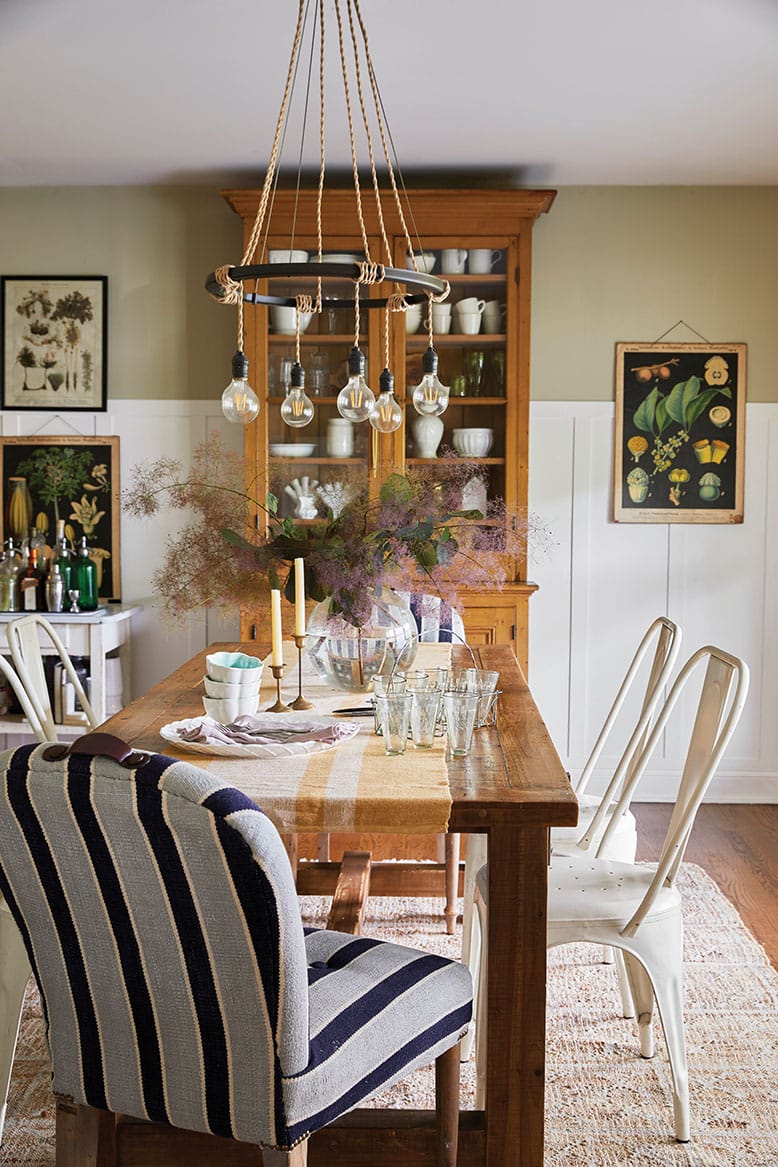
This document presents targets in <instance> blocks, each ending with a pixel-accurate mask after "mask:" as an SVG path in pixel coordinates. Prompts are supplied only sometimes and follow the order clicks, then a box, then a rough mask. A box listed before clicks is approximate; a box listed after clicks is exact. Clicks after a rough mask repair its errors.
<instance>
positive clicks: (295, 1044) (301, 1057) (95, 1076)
mask: <svg viewBox="0 0 778 1167" xmlns="http://www.w3.org/2000/svg"><path fill="white" fill-rule="evenodd" d="M48 748H49V747H48V746H46V745H42V746H24V747H22V748H21V749H17V750H15V751H14V750H12V751H6V752H4V753H2V754H0V775H1V776H2V791H1V792H0V793H1V797H0V891H2V893H3V895H4V896H5V898H6V900H7V902H8V906H9V908H10V909H11V912H12V913H13V916H14V918H15V920H16V923H17V924H18V926H19V928H20V930H21V932H22V935H23V937H24V940H25V944H26V947H27V951H28V954H29V956H30V963H31V965H32V968H33V971H34V973H35V976H36V979H37V981H38V985H39V988H40V990H41V999H42V1003H43V1009H44V1014H45V1017H46V1024H47V1033H48V1038H49V1044H50V1050H51V1057H52V1065H53V1085H54V1089H55V1091H56V1092H57V1093H61V1094H66V1095H70V1096H72V1097H73V1098H74V1099H75V1101H76V1102H79V1103H86V1104H88V1105H90V1106H96V1107H101V1108H104V1109H108V1110H111V1111H114V1112H117V1113H122V1114H128V1115H134V1116H137V1117H140V1118H148V1119H151V1120H153V1121H157V1122H167V1123H170V1124H172V1125H174V1126H178V1127H182V1128H184V1129H188V1130H200V1131H208V1132H211V1133H213V1134H219V1135H225V1136H228V1137H233V1138H236V1139H240V1140H243V1141H247V1142H253V1143H262V1144H265V1145H269V1146H275V1147H290V1146H292V1145H294V1144H295V1143H296V1142H299V1141H300V1140H301V1139H302V1138H304V1137H305V1136H306V1135H308V1134H310V1133H312V1132H313V1131H314V1130H317V1129H319V1128H320V1127H322V1126H324V1125H326V1124H327V1123H328V1122H331V1121H332V1120H333V1119H334V1118H336V1117H338V1115H340V1114H343V1113H344V1112H345V1111H347V1110H349V1109H351V1108H352V1107H353V1106H355V1105H357V1104H358V1103H360V1102H361V1101H363V1100H364V1099H365V1098H368V1097H370V1096H371V1095H372V1094H374V1093H376V1092H377V1091H378V1090H380V1089H382V1088H383V1087H384V1086H386V1085H389V1084H391V1083H392V1082H394V1081H397V1080H398V1079H399V1078H401V1077H403V1076H405V1074H406V1073H408V1072H409V1071H410V1070H411V1069H413V1068H415V1067H416V1066H419V1065H424V1064H425V1063H428V1062H430V1061H432V1060H433V1059H434V1058H435V1057H437V1056H438V1054H440V1053H442V1052H443V1051H444V1050H446V1049H448V1048H449V1047H450V1046H452V1045H454V1044H455V1043H456V1041H457V1040H458V1039H459V1037H460V1035H461V1034H462V1033H463V1032H464V1030H465V1029H466V1027H467V1024H468V1021H469V1019H470V1013H471V984H470V978H469V974H468V972H467V970H466V969H465V968H464V967H463V966H461V965H460V964H459V963H456V962H453V961H448V960H445V959H443V958H440V957H436V956H431V955H429V954H426V953H422V952H420V951H418V950H414V949H408V948H403V947H400V946H397V945H392V944H386V943H382V942H379V941H375V940H370V939H368V938H366V937H354V936H344V935H341V934H339V933H335V932H312V933H311V934H309V935H308V936H304V935H303V929H302V925H301V921H300V914H299V908H298V903H297V896H296V891H295V887H294V881H293V877H292V872H291V868H290V866H289V861H288V858H287V855H286V851H285V850H284V846H283V843H282V841H281V839H280V837H279V835H278V833H277V831H276V829H275V827H274V826H273V824H272V823H271V822H270V820H269V819H268V818H267V816H266V815H264V814H263V813H262V811H260V810H259V809H258V808H257V806H256V805H255V804H254V803H253V802H251V800H250V799H248V798H246V797H245V796H244V795H242V794H241V793H240V792H239V791H237V790H235V789H233V788H231V787H228V786H223V785H221V784H220V783H219V782H217V781H214V779H213V778H211V776H210V775H208V774H207V773H205V772H204V771H202V770H199V769H198V768H197V767H195V766H192V765H189V764H188V763H185V762H181V761H176V760H174V759H172V758H167V757H164V756H163V755H159V754H158V755H153V756H151V758H150V759H149V761H148V762H146V764H144V765H142V766H140V767H139V768H137V769H135V770H128V769H125V768H124V767H122V766H120V765H118V764H117V763H115V762H112V761H110V760H108V759H106V758H98V759H95V758H88V757H84V756H81V755H74V756H71V757H69V758H67V759H66V760H64V761H59V762H46V761H45V760H44V757H43V755H44V752H45V751H46V750H47V749H48Z"/></svg>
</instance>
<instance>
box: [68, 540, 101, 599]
mask: <svg viewBox="0 0 778 1167" xmlns="http://www.w3.org/2000/svg"><path fill="white" fill-rule="evenodd" d="M70 587H71V588H72V590H73V591H77V592H78V606H79V608H80V609H81V611H82V612H94V610H95V608H96V607H97V568H96V567H95V565H94V563H93V562H92V560H91V559H90V558H89V549H88V548H87V545H86V536H85V535H82V537H81V541H80V543H79V548H78V554H77V556H76V559H75V561H74V563H73V564H72V566H71V569H70Z"/></svg>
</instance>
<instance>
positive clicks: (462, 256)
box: [440, 247, 467, 276]
mask: <svg viewBox="0 0 778 1167" xmlns="http://www.w3.org/2000/svg"><path fill="white" fill-rule="evenodd" d="M466 262H467V252H466V251H462V250H461V249H460V248H457V247H452V248H448V247H446V248H444V249H443V251H441V253H440V267H441V271H443V272H445V273H446V274H448V275H453V276H458V275H461V274H462V272H463V271H464V270H465V263H466Z"/></svg>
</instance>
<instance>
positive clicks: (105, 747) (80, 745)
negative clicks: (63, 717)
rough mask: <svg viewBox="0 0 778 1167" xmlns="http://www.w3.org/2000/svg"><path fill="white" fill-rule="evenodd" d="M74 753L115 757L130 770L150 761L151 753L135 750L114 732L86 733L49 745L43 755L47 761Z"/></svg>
mask: <svg viewBox="0 0 778 1167" xmlns="http://www.w3.org/2000/svg"><path fill="white" fill-rule="evenodd" d="M72 754H85V755H86V756H87V757H93V758H113V759H114V761H115V762H118V763H119V765H120V766H125V767H126V768H127V769H128V770H136V769H138V767H140V766H143V765H144V764H145V763H146V762H148V760H149V758H150V757H151V754H148V753H146V752H144V751H141V750H133V749H132V747H131V746H128V745H127V743H126V742H123V741H122V739H121V738H119V737H114V735H113V734H112V733H86V734H84V735H83V737H79V738H76V739H75V741H72V742H70V743H69V744H66V743H64V742H57V743H56V744H55V745H52V746H49V748H48V749H47V750H46V751H45V752H44V754H43V757H44V759H45V760H46V761H47V762H58V761H61V760H62V759H63V758H67V757H70V756H71V755H72Z"/></svg>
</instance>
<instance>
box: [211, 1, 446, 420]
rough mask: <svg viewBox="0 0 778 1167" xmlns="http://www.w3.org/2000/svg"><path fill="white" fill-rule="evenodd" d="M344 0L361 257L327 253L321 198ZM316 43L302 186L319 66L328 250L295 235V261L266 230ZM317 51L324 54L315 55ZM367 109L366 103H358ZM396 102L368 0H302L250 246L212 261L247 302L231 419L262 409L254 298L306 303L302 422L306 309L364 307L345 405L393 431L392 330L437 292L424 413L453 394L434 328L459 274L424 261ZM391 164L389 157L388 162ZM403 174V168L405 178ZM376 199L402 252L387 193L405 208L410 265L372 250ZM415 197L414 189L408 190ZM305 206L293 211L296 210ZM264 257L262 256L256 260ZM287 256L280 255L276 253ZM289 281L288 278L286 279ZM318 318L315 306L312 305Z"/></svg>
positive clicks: (296, 403) (399, 209) (215, 291)
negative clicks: (371, 213)
mask: <svg viewBox="0 0 778 1167" xmlns="http://www.w3.org/2000/svg"><path fill="white" fill-rule="evenodd" d="M328 7H329V8H331V9H332V10H333V11H334V16H335V24H334V30H333V32H334V36H335V38H336V42H337V56H338V60H339V66H340V69H339V71H340V75H341V83H342V86H343V94H344V97H345V111H346V119H347V126H348V141H349V146H350V152H351V166H352V173H353V181H354V193H355V203H354V235H355V237H359V238H361V240H362V249H363V254H362V255H361V256H357V257H355V260H356V261H355V262H354V261H352V260H351V259H350V258H349V259H348V261H346V259H345V258H344V259H334V258H333V259H328V258H327V256H326V255H325V254H324V252H325V249H326V245H325V241H324V237H323V226H322V204H323V197H324V189H325V170H326V166H325V160H326V151H325V15H326V13H325V9H327V8H328ZM303 49H306V50H307V52H306V55H307V59H308V66H307V76H306V85H305V104H304V115H303V122H302V131H301V141H300V151H299V162H298V172H297V190H298V192H299V189H300V181H301V168H302V157H303V145H304V140H305V131H306V124H305V123H306V119H307V116H308V112H309V109H310V106H311V94H312V92H313V90H314V74H315V72H316V71H317V69H318V92H319V127H318V131H319V180H318V187H317V204H316V212H317V213H316V222H317V236H318V237H317V251H316V257H315V259H313V258H309V259H308V260H306V262H304V263H300V262H293V259H294V255H293V253H294V238H293V237H292V239H291V240H290V243H289V260H290V262H284V263H277V262H276V263H268V262H266V260H267V240H268V236H269V235H270V234H271V217H272V205H273V196H274V194H275V189H276V186H277V182H278V173H279V159H280V155H281V149H282V143H283V141H284V138H285V133H286V128H287V122H288V115H289V109H290V104H291V102H292V98H293V94H294V89H295V82H296V80H297V76H298V73H299V72H301V70H300V68H299V66H300V61H301V60H302V59H303ZM314 62H318V66H316V65H315V64H314ZM357 111H358V113H357ZM357 124H358V125H359V127H360V130H359V134H360V137H361V136H362V133H364V146H365V147H366V150H367V158H368V161H369V170H370V183H369V186H368V187H367V188H366V189H365V190H363V189H362V187H361V185H360V176H359V165H358V161H357V154H358V150H357ZM376 142H378V143H380V151H381V153H382V155H383V158H384V161H385V166H386V174H385V177H384V179H383V190H382V186H381V181H380V180H379V176H378V166H377V163H376V153H377V152H378V149H377V146H376ZM391 142H392V138H391V133H390V131H389V128H388V125H387V121H386V114H385V111H384V108H383V103H382V100H381V96H380V92H379V88H378V83H377V80H376V75H375V71H374V69H373V62H372V60H371V57H370V51H369V47H368V38H367V31H366V29H365V24H364V20H363V18H362V13H361V10H360V5H359V0H299V4H298V12H297V25H296V28H295V34H294V42H293V45H292V51H291V56H290V59H289V68H288V70H287V76H286V84H285V87H284V92H283V96H282V99H281V106H280V109H279V113H278V119H277V121H276V127H275V135H274V138H273V144H272V148H271V151H270V158H269V162H268V167H267V171H266V173H265V178H264V182H263V184H262V189H261V193H260V198H259V203H258V206H257V213H256V216H255V219H254V224H253V227H252V231H251V234H250V237H249V240H248V243H247V245H246V250H245V252H244V254H243V257H242V259H241V261H240V263H239V264H238V265H237V266H230V265H223V266H221V267H219V268H217V269H216V270H215V271H214V272H211V273H210V274H209V276H208V277H207V279H206V288H207V290H208V292H209V293H210V294H211V295H212V296H213V297H214V299H216V300H218V301H219V303H222V304H231V305H235V306H237V309H238V341H237V351H236V352H235V355H234V357H233V358H232V379H231V381H230V383H229V385H228V386H227V388H226V389H225V390H224V392H223V394H222V410H223V412H224V415H225V417H226V418H227V419H228V420H229V421H232V422H236V423H239V424H243V425H248V424H249V423H250V422H252V421H253V420H254V418H255V417H256V416H257V414H258V413H259V398H258V397H257V394H256V393H255V392H254V390H253V389H252V388H251V386H250V385H249V381H248V375H249V362H248V359H247V358H246V356H245V353H244V351H243V346H244V325H243V313H244V304H267V305H278V306H283V307H290V308H294V309H295V310H296V311H295V315H294V318H295V322H296V329H295V361H294V364H293V366H292V373H291V381H290V387H289V391H288V393H287V396H286V398H285V400H284V402H283V404H282V406H281V416H282V418H283V420H284V422H285V423H286V424H287V425H289V426H292V427H293V428H298V427H301V426H305V425H308V424H309V422H311V420H312V419H313V416H314V405H313V402H312V401H311V399H310V397H308V395H307V394H306V392H305V371H304V369H303V366H302V362H301V360H300V332H301V327H300V320H301V316H303V314H307V313H322V312H326V311H329V310H330V309H333V308H343V307H348V308H351V307H353V310H354V344H353V347H352V349H351V351H350V353H349V356H348V380H347V381H346V384H345V385H344V386H343V387H342V388H341V390H340V392H339V394H338V398H337V409H338V412H339V413H340V415H341V416H342V417H344V418H348V419H349V420H350V421H369V422H370V425H371V426H372V427H373V428H374V429H376V430H378V431H379V432H382V433H391V432H392V431H394V430H396V429H399V427H400V426H401V425H402V411H401V409H400V407H399V405H398V404H397V402H396V401H395V397H394V377H393V375H392V372H391V370H390V368H389V335H390V318H391V316H392V314H394V313H398V312H405V311H406V310H407V308H409V307H410V306H411V305H413V304H426V306H427V312H426V327H427V332H428V338H429V344H428V347H427V349H426V351H425V353H424V356H423V359H422V372H423V376H422V379H421V381H420V383H419V384H418V385H417V386H415V388H414V390H413V395H412V400H413V405H414V407H415V409H416V410H417V412H418V413H421V414H431V415H438V414H441V413H443V411H444V410H445V408H446V406H447V405H448V393H449V391H448V387H447V386H445V385H443V384H441V382H440V380H439V379H438V376H437V368H438V356H437V353H436V352H435V346H434V337H433V330H432V304H433V303H434V302H441V301H443V300H445V299H446V297H447V296H448V294H449V290H450V289H449V284H448V281H446V280H443V279H438V278H437V277H435V276H432V275H431V274H429V273H428V272H427V271H426V270H423V269H424V268H425V267H426V264H423V263H422V264H421V265H420V263H419V259H418V257H420V256H421V255H422V254H423V248H422V247H421V244H420V242H419V241H418V240H417V247H416V248H414V246H413V242H412V240H411V233H410V230H409V227H408V220H409V219H410V221H411V222H412V214H411V211H410V207H407V206H406V208H405V209H404V207H403V199H402V198H401V196H400V190H399V187H398V177H397V176H398V175H399V173H400V172H399V167H398V166H397V160H396V155H395V157H394V163H393V161H392V154H393V145H392V150H391V151H390V148H389V143H391ZM382 168H383V164H382ZM400 182H401V179H400ZM368 199H371V200H373V202H374V205H375V210H376V213H377V219H378V223H379V227H380V236H381V243H382V244H383V248H384V253H385V255H386V256H391V247H390V244H389V239H388V236H387V231H386V226H385V221H386V216H385V214H384V209H383V202H384V200H391V203H392V204H393V207H394V209H395V211H396V218H397V220H398V221H399V223H400V226H401V230H402V232H403V234H404V236H405V244H406V249H407V254H408V263H409V267H408V268H393V267H388V266H386V265H385V264H383V263H381V262H379V260H378V258H376V257H375V256H374V255H372V254H371V248H370V242H369V239H368V235H367V229H366V227H365V219H364V213H363V201H366V200H368ZM406 202H407V199H406ZM295 220H296V215H293V216H292V222H293V223H294V222H295ZM257 258H259V262H256V260H257ZM274 258H277V256H274ZM270 278H272V280H273V293H275V292H276V290H277V289H278V288H279V286H280V287H281V289H282V291H281V294H268V293H267V292H260V291H259V290H258V288H259V284H260V281H263V280H267V279H270ZM344 280H345V281H347V282H348V281H350V282H351V283H352V284H353V293H350V294H349V296H348V298H345V296H344ZM279 281H284V282H283V283H280V285H279ZM383 284H390V285H393V286H394V289H395V290H393V291H389V290H388V289H387V290H386V292H385V294H384V289H383V288H382V287H379V288H378V294H374V295H370V294H366V293H368V289H369V288H371V287H372V286H374V285H383ZM375 310H380V311H383V313H384V319H383V344H384V369H383V372H382V373H381V376H380V379H379V392H378V395H377V396H376V394H375V393H374V392H373V390H372V389H371V388H370V387H369V386H368V384H367V381H366V379H365V369H366V361H365V355H364V353H363V352H362V350H361V349H360V347H359V333H360V316H361V313H362V312H363V311H375ZM306 319H309V317H306Z"/></svg>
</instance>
